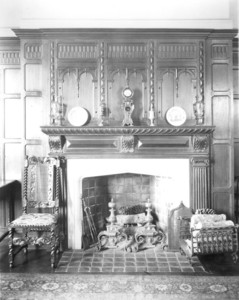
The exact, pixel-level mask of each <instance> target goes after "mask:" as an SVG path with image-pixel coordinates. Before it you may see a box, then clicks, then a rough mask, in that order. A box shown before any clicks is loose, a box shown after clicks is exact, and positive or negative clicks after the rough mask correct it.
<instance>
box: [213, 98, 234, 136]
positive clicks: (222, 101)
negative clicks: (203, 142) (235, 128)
mask: <svg viewBox="0 0 239 300" xmlns="http://www.w3.org/2000/svg"><path fill="white" fill-rule="evenodd" d="M222 112H223V113H222ZM212 118H213V125H214V126H216V129H215V132H214V138H215V139H227V138H228V136H229V133H230V101H229V97H227V96H215V97H213V98H212Z"/></svg>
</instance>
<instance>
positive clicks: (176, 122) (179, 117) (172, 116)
mask: <svg viewBox="0 0 239 300" xmlns="http://www.w3.org/2000/svg"><path fill="white" fill-rule="evenodd" d="M186 119H187V115H186V112H185V110H184V109H182V107H179V106H173V107H171V108H170V109H169V110H168V111H167V113H166V120H167V121H168V123H169V124H171V125H173V126H181V125H183V124H184V123H185V121H186Z"/></svg>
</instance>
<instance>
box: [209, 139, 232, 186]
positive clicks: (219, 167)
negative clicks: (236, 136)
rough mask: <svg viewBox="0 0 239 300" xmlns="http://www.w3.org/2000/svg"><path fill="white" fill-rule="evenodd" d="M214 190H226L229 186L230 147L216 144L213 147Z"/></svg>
mask: <svg viewBox="0 0 239 300" xmlns="http://www.w3.org/2000/svg"><path fill="white" fill-rule="evenodd" d="M213 157H214V165H213V173H214V181H213V185H214V188H228V187H229V186H230V184H231V172H230V168H229V165H230V161H231V149H230V145H224V144H217V145H214V147H213Z"/></svg>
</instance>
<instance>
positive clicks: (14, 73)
mask: <svg viewBox="0 0 239 300" xmlns="http://www.w3.org/2000/svg"><path fill="white" fill-rule="evenodd" d="M20 75H21V73H20V70H19V68H5V69H4V93H5V94H20V92H21V77H20Z"/></svg>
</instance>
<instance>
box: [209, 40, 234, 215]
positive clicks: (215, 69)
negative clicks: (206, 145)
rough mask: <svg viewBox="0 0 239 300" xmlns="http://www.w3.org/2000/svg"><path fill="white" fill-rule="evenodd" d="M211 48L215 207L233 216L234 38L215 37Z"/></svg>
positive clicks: (213, 192) (213, 188)
mask: <svg viewBox="0 0 239 300" xmlns="http://www.w3.org/2000/svg"><path fill="white" fill-rule="evenodd" d="M208 50H210V51H211V58H210V59H209V61H208V62H209V64H210V66H209V68H210V70H209V74H210V77H211V91H210V90H208V92H209V93H210V94H211V95H210V97H211V120H212V122H213V125H215V126H216V130H215V132H214V135H213V145H212V153H213V160H214V164H213V172H212V173H213V175H212V176H213V180H212V183H213V187H212V194H213V195H212V200H213V208H214V209H215V210H216V211H217V210H219V211H220V209H221V211H224V212H225V213H226V214H227V217H229V218H231V219H234V192H233V189H232V187H233V185H234V141H233V135H234V130H233V125H234V121H233V86H232V85H233V80H232V41H229V40H227V41H226V40H222V39H221V40H220V39H213V40H211V41H208ZM208 79H209V78H208ZM209 85H210V84H209ZM208 95H209V94H208Z"/></svg>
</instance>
